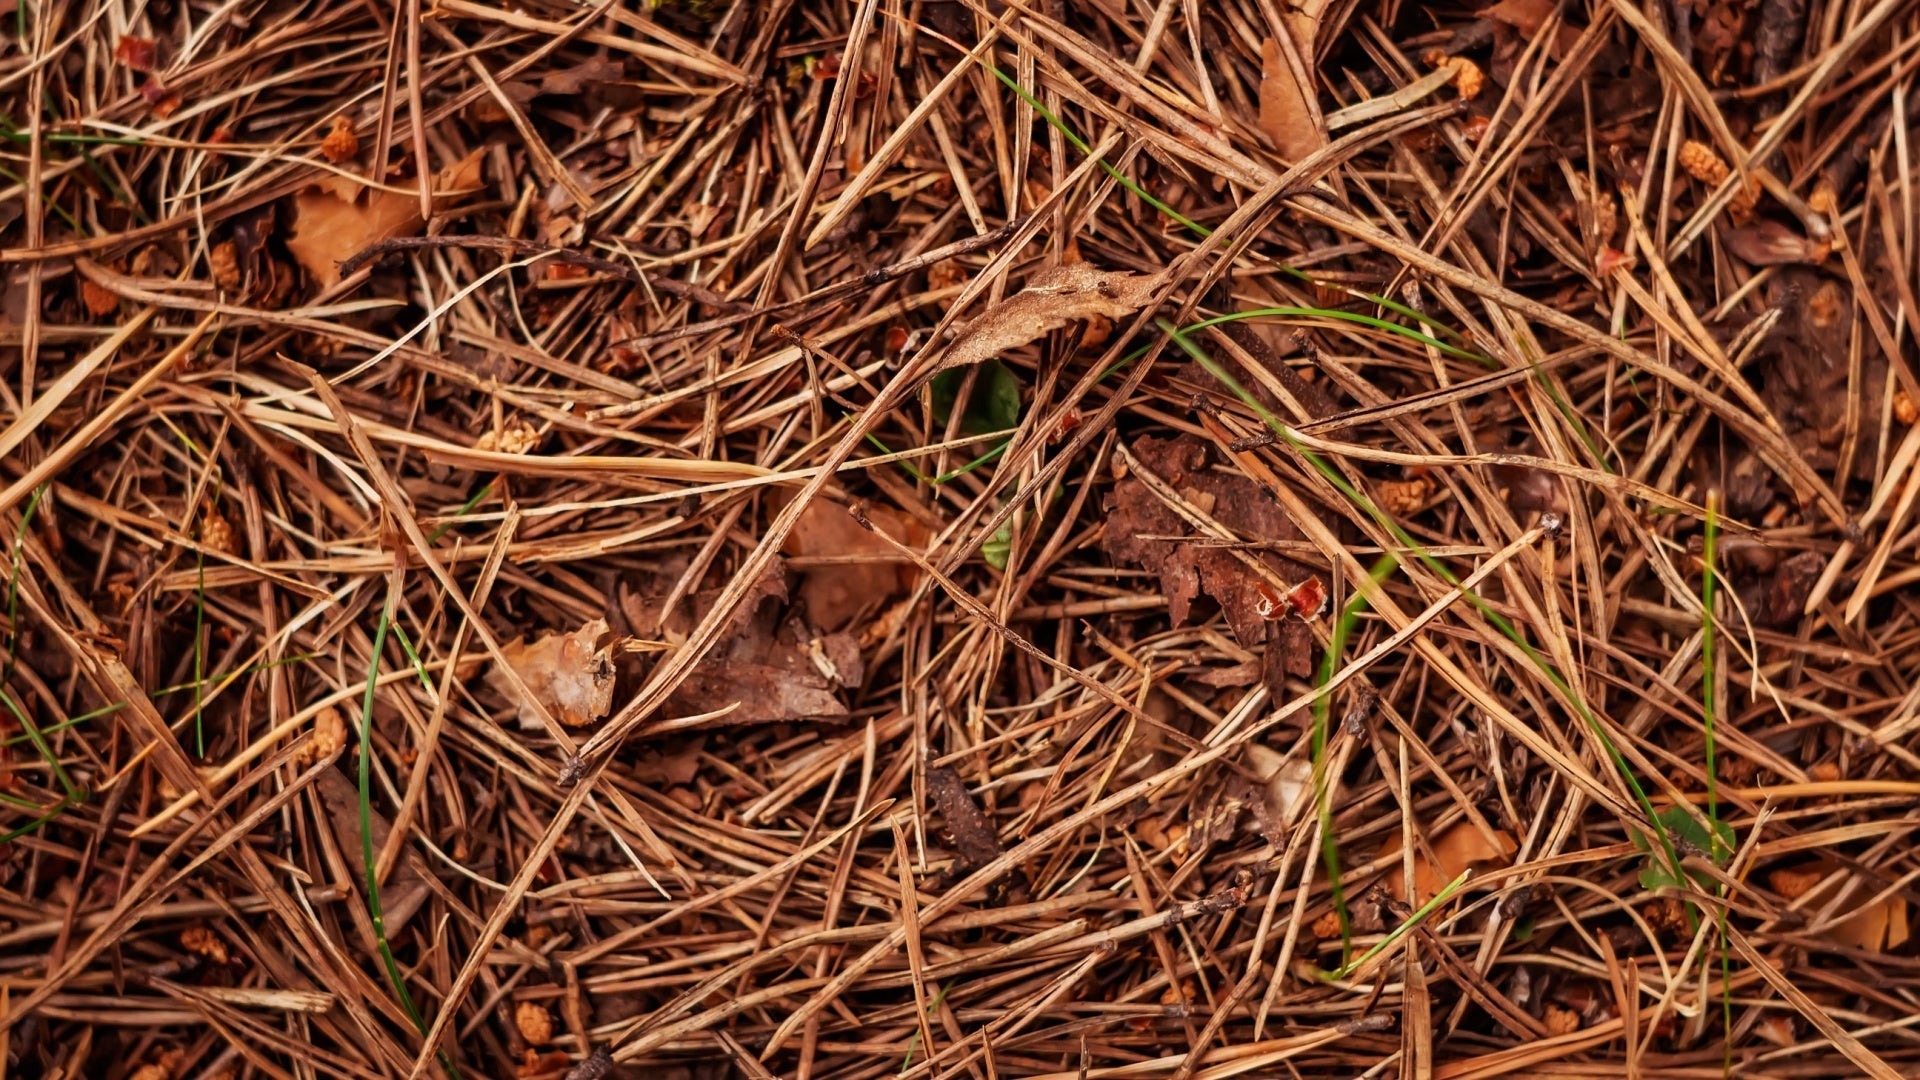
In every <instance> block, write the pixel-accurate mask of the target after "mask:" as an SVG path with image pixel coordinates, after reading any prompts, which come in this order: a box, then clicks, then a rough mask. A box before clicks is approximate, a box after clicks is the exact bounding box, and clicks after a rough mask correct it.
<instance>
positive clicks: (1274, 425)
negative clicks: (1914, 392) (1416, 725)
mask: <svg viewBox="0 0 1920 1080" xmlns="http://www.w3.org/2000/svg"><path fill="white" fill-rule="evenodd" d="M982 64H983V65H985V66H986V67H987V70H989V71H990V72H992V73H993V76H994V78H996V79H998V80H999V81H1000V82H1001V83H1002V84H1004V85H1005V86H1006V87H1007V88H1008V89H1010V90H1012V91H1013V92H1014V93H1015V94H1017V95H1019V97H1020V99H1021V100H1022V101H1024V102H1026V104H1027V105H1028V106H1029V107H1031V108H1032V109H1033V110H1034V111H1035V113H1036V114H1037V115H1039V116H1040V117H1041V118H1042V119H1044V120H1045V121H1046V123H1047V124H1048V125H1049V126H1051V127H1052V128H1053V129H1054V130H1056V131H1058V132H1060V134H1061V135H1062V136H1063V137H1064V138H1066V139H1067V141H1068V142H1070V143H1072V144H1073V146H1074V147H1075V149H1078V150H1079V151H1080V152H1081V153H1083V154H1087V155H1089V156H1092V155H1093V148H1092V147H1091V146H1089V145H1088V144H1087V142H1086V140H1084V139H1082V138H1081V137H1080V136H1079V135H1078V134H1077V133H1076V132H1074V131H1073V129H1072V128H1071V127H1069V126H1068V125H1067V124H1066V123H1065V121H1063V120H1061V119H1060V118H1059V117H1058V116H1056V115H1055V114H1054V113H1053V112H1052V111H1051V110H1049V109H1048V108H1047V107H1046V106H1045V105H1043V104H1042V103H1041V102H1040V101H1039V100H1038V99H1037V98H1035V97H1034V96H1033V95H1032V94H1030V93H1028V92H1027V90H1026V89H1025V88H1024V87H1022V86H1021V85H1020V84H1019V83H1018V82H1017V81H1015V80H1014V79H1012V78H1010V77H1009V76H1008V75H1007V74H1006V73H1005V72H1003V71H1001V70H1000V69H999V68H997V67H994V66H992V65H990V64H985V61H982ZM1096 163H1097V164H1098V165H1099V167H1100V168H1101V169H1102V170H1103V171H1104V172H1106V174H1107V175H1108V176H1110V177H1112V178H1113V180H1114V182H1115V183H1118V184H1119V185H1120V186H1122V187H1123V188H1125V189H1126V190H1127V191H1129V192H1131V193H1132V194H1133V195H1134V196H1136V197H1137V198H1139V199H1141V200H1143V201H1144V202H1146V203H1147V204H1148V205H1149V206H1152V207H1153V208H1154V209H1155V210H1157V211H1159V212H1160V213H1162V214H1164V215H1166V216H1167V217H1168V218H1170V219H1171V220H1173V221H1175V222H1178V223H1179V224H1181V225H1183V226H1185V227H1186V228H1188V229H1190V230H1192V231H1193V232H1194V233H1195V234H1196V235H1199V236H1207V235H1210V233H1211V230H1209V229H1207V228H1206V227H1205V226H1202V225H1200V224H1199V223H1198V222H1195V221H1193V220H1192V219H1191V218H1188V217H1187V216H1186V215H1184V214H1181V213H1180V212H1179V211H1177V210H1175V209H1174V208H1173V207H1171V206H1168V205H1167V204H1166V203H1164V202H1162V201H1161V200H1159V199H1157V198H1155V197H1154V196H1153V195H1152V194H1151V193H1149V192H1148V191H1146V190H1145V189H1144V188H1142V187H1141V186H1140V185H1139V184H1137V183H1135V182H1134V181H1133V180H1132V179H1131V178H1130V177H1128V176H1126V175H1125V174H1123V173H1121V172H1120V171H1119V170H1118V169H1116V168H1114V167H1113V166H1112V165H1110V164H1108V163H1107V162H1106V161H1104V160H1098V159H1096ZM1276 265H1277V264H1276ZM1280 268H1281V269H1282V270H1283V271H1285V272H1287V273H1288V274H1290V275H1292V276H1294V277H1296V278H1298V279H1299V280H1301V281H1304V282H1307V283H1309V284H1313V283H1314V279H1313V278H1312V277H1311V276H1309V275H1307V274H1305V273H1302V272H1300V271H1298V270H1295V269H1293V268H1291V267H1285V266H1281V267H1280ZM1355 295H1358V296H1362V297H1364V298H1365V299H1367V300H1368V301H1370V302H1372V303H1374V304H1375V305H1377V306H1379V307H1380V308H1382V309H1384V310H1387V311H1392V312H1394V313H1396V314H1399V315H1402V316H1405V317H1407V318H1410V319H1413V320H1415V321H1417V322H1419V323H1421V324H1422V325H1424V326H1426V327H1428V328H1430V329H1433V330H1435V331H1436V332H1438V333H1440V334H1443V335H1446V336H1448V337H1451V338H1453V339H1454V340H1462V341H1463V340H1464V339H1462V338H1461V336H1460V334H1459V333H1458V332H1457V331H1455V330H1453V329H1452V328H1451V327H1448V326H1445V325H1444V324H1441V323H1439V322H1437V321H1436V320H1434V319H1432V318H1431V317H1430V316H1427V315H1425V314H1424V313H1421V312H1418V311H1415V310H1413V309H1411V308H1409V307H1407V306H1406V305H1403V304H1399V303H1397V302H1395V301H1393V300H1391V299H1389V298H1387V297H1384V296H1376V295H1373V294H1371V293H1357V294H1355ZM1261 317H1275V318H1278V317H1316V318H1331V319H1337V320H1344V321H1348V322H1357V323H1361V324H1362V325H1366V326H1368V327H1370V328H1372V329H1377V330H1380V331H1383V332H1386V333H1392V334H1398V335H1400V336H1402V337H1406V338H1408V339H1410V340H1413V341H1415V342H1418V343H1419V344H1422V345H1427V346H1431V347H1434V348H1437V349H1440V350H1443V351H1444V352H1446V353H1447V355H1450V356H1456V357H1459V358H1462V359H1467V360H1471V361H1473V362H1476V363H1481V364H1487V363H1490V361H1489V360H1488V359H1487V358H1486V357H1484V356H1481V355H1480V354H1478V353H1473V352H1469V351H1467V350H1464V349H1461V348H1459V347H1457V346H1453V345H1449V344H1447V343H1446V342H1443V341H1441V340H1440V339H1438V338H1436V337H1434V336H1432V335H1429V334H1425V333H1422V332H1420V331H1418V330H1414V329H1412V328H1411V327H1407V326H1402V325H1401V324H1399V323H1395V322H1392V321H1391V320H1388V319H1382V318H1378V317H1375V316H1365V315H1358V314H1356V313H1354V312H1347V311H1340V310H1337V309H1332V308H1311V307H1277V308H1266V309H1256V310H1254V311H1248V312H1237V313H1231V314H1227V315H1222V316H1217V317H1215V318H1212V319H1208V320H1204V321H1202V322H1200V323H1196V324H1195V325H1194V326H1192V327H1186V328H1179V327H1175V326H1173V325H1172V324H1171V323H1169V322H1167V321H1166V320H1164V319H1162V320H1159V326H1160V329H1161V331H1162V332H1163V333H1165V334H1167V335H1168V336H1169V337H1170V338H1171V339H1172V341H1173V342H1174V343H1175V344H1176V345H1178V346H1179V347H1180V348H1181V350H1182V351H1184V352H1186V353H1187V354H1188V355H1189V356H1190V357H1192V358H1193V359H1194V360H1195V361H1196V362H1198V363H1199V364H1200V365H1201V366H1202V367H1204V368H1206V369H1207V371H1208V372H1210V373H1211V374H1212V375H1213V376H1214V377H1215V378H1216V379H1218V380H1219V381H1220V383H1221V385H1223V386H1225V387H1226V388H1227V389H1228V390H1229V391H1231V392H1232V393H1233V395H1234V396H1235V397H1237V398H1238V399H1240V401H1241V402H1242V403H1244V404H1245V405H1247V406H1248V407H1249V408H1251V409H1253V410H1254V412H1255V413H1256V415H1258V416H1259V417H1260V418H1261V420H1262V421H1263V422H1264V423H1265V424H1266V425H1267V426H1268V427H1269V428H1271V429H1272V430H1273V432H1274V433H1275V434H1276V435H1277V436H1279V437H1280V439H1281V440H1282V441H1283V442H1285V443H1286V444H1287V445H1288V446H1289V447H1290V448H1291V449H1292V450H1293V451H1294V452H1296V453H1298V454H1300V455H1301V456H1302V457H1303V458H1305V459H1306V460H1307V461H1308V462H1309V463H1310V464H1311V465H1312V466H1313V467H1314V469H1315V471H1317V472H1319V473H1320V474H1321V475H1322V476H1324V477H1325V478H1326V479H1327V481H1328V482H1329V483H1331V484H1332V485H1333V486H1334V487H1335V488H1336V489H1337V490H1338V491H1339V492H1340V493H1341V495H1343V496H1344V497H1345V498H1347V499H1348V500H1349V501H1351V502H1352V503H1353V504H1354V506H1356V507H1357V508H1359V509H1360V510H1361V511H1362V512H1363V513H1365V514H1366V515H1367V516H1369V517H1371V518H1372V519H1373V520H1374V521H1375V522H1376V523H1377V524H1379V525H1380V526H1381V527H1382V528H1383V529H1385V530H1386V531H1387V532H1388V533H1390V534H1391V535H1392V536H1393V538H1394V540H1395V541H1396V542H1397V543H1399V544H1400V545H1402V546H1403V547H1404V548H1405V549H1407V550H1408V551H1411V552H1412V553H1413V554H1414V555H1415V556H1416V557H1417V558H1419V560H1420V561H1421V563H1422V564H1423V565H1425V566H1426V567H1427V568H1428V569H1429V570H1430V571H1432V572H1433V573H1434V574H1436V575H1437V576H1438V577H1440V579H1441V580H1443V581H1445V582H1447V583H1448V584H1449V585H1452V586H1455V587H1459V585H1460V580H1459V578H1458V577H1457V576H1456V575H1455V574H1454V573H1453V571H1452V570H1451V569H1449V568H1448V567H1447V566H1446V565H1445V564H1444V563H1442V562H1441V561H1440V560H1439V559H1437V558H1435V557H1434V556H1433V554H1432V553H1431V552H1429V551H1428V550H1427V549H1426V547H1425V546H1424V545H1422V544H1420V543H1419V542H1418V541H1416V540H1415V539H1414V538H1413V537H1412V536H1411V535H1410V534H1409V533H1408V532H1407V531H1406V530H1405V529H1403V528H1401V526H1400V525H1399V523H1398V522H1396V521H1394V520H1393V519H1392V518H1391V517H1390V516H1389V515H1387V514H1386V513H1385V512H1383V511H1382V510H1381V509H1380V508H1379V507H1377V506H1375V505H1374V503H1373V501H1372V500H1371V499H1369V498H1367V497H1366V496H1365V495H1364V494H1362V493H1361V492H1360V491H1358V490H1357V489H1355V488H1354V487H1353V486H1352V485H1351V484H1349V483H1348V482H1347V480H1346V477H1345V476H1343V475H1342V474H1341V473H1340V471H1339V470H1337V469H1335V468H1333V467H1332V466H1331V465H1330V464H1328V463H1327V462H1326V461H1325V460H1324V459H1322V458H1321V457H1320V456H1319V455H1318V454H1315V453H1314V452H1312V451H1311V450H1309V449H1307V448H1306V447H1305V446H1304V445H1302V444H1301V443H1300V442H1299V440H1297V439H1295V438H1294V437H1293V435H1292V432H1290V431H1289V430H1288V429H1287V427H1286V425H1285V424H1282V423H1281V422H1280V421H1279V420H1278V419H1277V418H1276V417H1274V416H1273V415H1272V414H1271V413H1269V412H1268V411H1267V410H1266V409H1265V408H1264V407H1262V406H1261V405H1260V403H1259V401H1258V400H1257V399H1255V398H1254V397H1253V395H1252V394H1250V393H1248V392H1247V390H1246V388H1245V387H1243V386H1242V385H1241V384H1240V382H1239V381H1238V380H1237V379H1235V378H1234V377H1233V376H1232V374H1231V373H1229V372H1228V371H1227V370H1226V369H1225V368H1224V367H1222V366H1221V365H1220V364H1219V362H1218V361H1216V360H1214V359H1213V357H1212V356H1211V355H1210V354H1208V353H1207V352H1206V351H1205V350H1204V349H1202V348H1200V346H1199V345H1198V343H1196V342H1195V341H1193V340H1192V338H1190V337H1189V336H1188V335H1189V334H1191V333H1192V332H1194V331H1195V330H1199V329H1203V328H1205V327H1208V326H1214V325H1219V324H1221V323H1225V322H1230V321H1234V320H1237V319H1249V318H1261ZM1135 355H1136V356H1137V355H1140V354H1138V353H1136V354H1135ZM1132 358H1133V357H1128V359H1129V360H1130V359H1132ZM1125 362H1126V361H1124V360H1123V361H1122V362H1121V363H1123V364H1124V363H1125ZM1117 366H1119V365H1116V367H1117ZM1536 367H1537V365H1536ZM1554 398H1555V400H1556V402H1558V403H1559V405H1560V407H1561V409H1562V411H1563V412H1564V413H1566V414H1568V415H1569V417H1571V409H1570V408H1569V407H1568V406H1567V405H1566V403H1565V402H1564V401H1561V400H1560V397H1559V395H1558V394H1557V393H1556V394H1555V395H1554ZM1573 419H1574V420H1575V423H1576V426H1577V427H1578V430H1579V431H1580V432H1581V434H1582V437H1583V438H1584V439H1586V441H1587V444H1588V447H1589V449H1591V450H1592V451H1593V452H1594V454H1595V457H1596V459H1597V460H1599V461H1601V462H1602V463H1603V464H1604V463H1605V457H1604V455H1602V454H1600V453H1599V450H1598V448H1597V447H1596V446H1595V445H1594V443H1593V441H1592V439H1591V437H1590V436H1588V435H1587V433H1586V429H1585V426H1584V425H1579V424H1578V421H1577V418H1573ZM1462 595H1463V596H1464V597H1465V598H1466V599H1467V601H1468V602H1469V603H1471V604H1472V605H1473V606H1474V608H1475V609H1476V610H1477V611H1478V612H1479V613H1480V614H1481V616H1482V617H1483V618H1485V619H1486V620H1487V621H1488V622H1489V623H1490V624H1492V625H1493V626H1494V627H1495V628H1496V629H1497V630H1498V631H1499V632H1500V633H1501V635H1502V636H1504V637H1506V638H1507V639H1508V640H1510V641H1512V642H1513V643H1514V644H1515V645H1516V646H1518V647H1519V648H1520V650H1521V651H1522V653H1523V654H1524V655H1525V656H1526V657H1527V659H1528V661H1529V662H1530V663H1531V664H1533V665H1534V667H1535V668H1537V669H1538V670H1539V671H1540V673H1541V674H1542V675H1543V676H1544V677H1545V678H1546V679H1547V680H1548V681H1549V682H1550V683H1552V685H1553V686H1554V687H1555V689H1557V690H1558V691H1559V692H1560V695H1561V697H1562V698H1563V699H1564V700H1565V701H1567V702H1569V703H1570V704H1571V705H1572V707H1573V709H1574V711H1575V712H1576V713H1577V714H1578V715H1579V717H1580V719H1581V721H1582V723H1583V724H1585V726H1586V728H1587V730H1588V731H1589V732H1590V733H1591V734H1592V735H1593V737H1594V738H1595V739H1597V740H1598V741H1599V743H1600V745H1601V746H1602V747H1603V748H1604V750H1605V752H1606V754H1607V757H1608V758H1609V759H1610V760H1611V762H1612V764H1613V766H1614V767H1615V768H1616V769H1617V770H1619V772H1620V775H1621V776H1622V778H1623V779H1624V780H1625V781H1626V784H1627V787H1628V789H1629V790H1630V791H1631V792H1632V794H1633V797H1634V801H1635V802H1636V804H1638V806H1639V808H1640V810H1641V812H1642V813H1643V814H1644V815H1645V816H1646V818H1647V820H1648V821H1649V822H1650V823H1651V824H1652V826H1653V830H1654V833H1655V836H1656V838H1657V840H1658V846H1659V856H1660V861H1661V862H1663V863H1664V864H1665V865H1666V867H1668V868H1669V869H1671V870H1672V872H1673V873H1674V874H1675V875H1680V874H1681V873H1682V871H1681V867H1680V854H1679V849H1678V847H1677V846H1676V845H1675V843H1674V838H1673V835H1672V832H1671V830H1670V829H1669V827H1668V825H1667V823H1666V822H1665V821H1663V820H1662V818H1661V816H1660V814H1659V813H1657V812H1656V811H1655V809H1654V806H1653V801H1652V799H1651V798H1650V797H1649V796H1648V795H1647V792H1646V789H1645V787H1644V786H1643V785H1642V784H1641V783H1640V779H1639V777H1638V776H1637V775H1635V773H1634V771H1633V769H1632V767H1631V766H1630V765H1629V764H1628V763H1627V760H1626V758H1625V756H1624V755H1623V754H1621V752H1620V748H1619V747H1618V746H1617V745H1615V743H1614V741H1613V738H1612V736H1610V735H1609V734H1608V733H1607V731H1606V729H1605V728H1603V727H1602V726H1601V725H1600V721H1599V719H1598V718H1597V717H1595V716H1594V715H1593V713H1592V711H1591V710H1590V709H1588V708H1587V705H1586V701H1585V699H1584V698H1583V697H1582V696H1580V695H1579V694H1577V693H1575V692H1574V690H1573V687H1572V685H1571V684H1570V683H1569V682H1568V681H1567V679H1566V678H1565V677H1564V676H1563V675H1562V674H1561V673H1560V671H1559V670H1558V669H1557V668H1556V667H1554V665H1553V664H1552V663H1551V662H1549V661H1548V660H1547V658H1546V657H1545V656H1543V655H1542V654H1541V653H1540V652H1539V651H1538V650H1537V649H1535V648H1534V647H1533V645H1532V644H1531V643H1529V642H1528V641H1527V640H1526V638H1525V637H1524V636H1523V635H1522V634H1521V633H1520V632H1519V630H1517V629H1516V628H1515V627H1514V626H1513V624H1512V623H1510V622H1509V621H1508V620H1507V619H1506V618H1505V617H1504V616H1502V615H1501V614H1500V613H1499V612H1497V611H1494V610H1493V609H1492V608H1491V607H1489V606H1488V605H1487V604H1486V603H1485V602H1484V601H1482V600H1481V599H1480V597H1479V596H1478V595H1477V594H1476V593H1474V592H1473V591H1472V590H1471V589H1462ZM1343 621H1344V618H1343ZM1320 708H1321V709H1322V711H1323V714H1324V709H1325V702H1324V701H1323V702H1322V703H1321V705H1320ZM1320 738H1321V740H1322V743H1321V745H1319V746H1316V749H1315V755H1316V760H1315V762H1314V768H1315V770H1316V773H1317V772H1318V771H1320V770H1321V769H1323V768H1324V764H1323V762H1322V761H1321V760H1320V758H1321V757H1322V756H1323V755H1322V754H1321V753H1320V751H1321V750H1322V749H1323V748H1324V733H1322V735H1321V736H1320ZM1322 802H1324V800H1322ZM1321 812H1322V813H1323V814H1324V813H1326V812H1327V810H1326V808H1325V807H1324V806H1322V807H1321ZM1689 820H1691V817H1690V816H1689ZM1323 834H1324V837H1325V843H1326V845H1327V848H1326V849H1325V851H1324V852H1323V854H1324V855H1325V857H1326V858H1327V859H1328V863H1329V868H1330V870H1334V869H1335V868H1337V866H1338V852H1337V850H1336V842H1335V841H1334V839H1333V837H1332V835H1331V831H1330V830H1326V829H1323ZM1332 884H1333V887H1334V888H1335V889H1336V890H1338V889H1339V884H1338V874H1337V871H1336V872H1335V875H1334V881H1333V883H1332ZM1336 906H1337V907H1338V908H1339V910H1340V919H1341V926H1342V936H1343V939H1344V938H1345V937H1346V935H1347V932H1348V931H1347V914H1346V910H1345V904H1344V903H1341V904H1338V905H1336ZM1687 912H1688V922H1689V924H1690V925H1691V924H1693V920H1694V917H1695V915H1694V906H1693V905H1692V904H1691V903H1689V904H1688V906H1687Z"/></svg>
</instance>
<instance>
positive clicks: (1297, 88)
mask: <svg viewBox="0 0 1920 1080" xmlns="http://www.w3.org/2000/svg"><path fill="white" fill-rule="evenodd" d="M1282 49H1283V46H1282V45H1281V43H1280V40H1279V39H1278V38H1268V39H1267V41H1266V44H1264V45H1262V46H1261V47H1260V130H1262V131H1264V132H1266V133H1267V137H1268V138H1270V139H1272V140H1273V143H1274V145H1275V146H1276V147H1278V148H1279V150H1280V156H1281V157H1283V158H1286V159H1287V160H1288V161H1299V160H1300V159H1302V158H1304V157H1306V156H1307V155H1309V154H1311V153H1313V152H1314V151H1315V150H1318V149H1320V148H1321V147H1323V146H1325V145H1327V132H1326V128H1325V127H1324V125H1323V123H1322V121H1321V120H1320V118H1319V116H1317V115H1316V113H1315V110H1314V108H1313V104H1312V94H1311V91H1310V89H1309V88H1308V87H1305V86H1302V85H1301V83H1300V77H1299V74H1298V73H1297V72H1296V70H1295V68H1294V65H1293V64H1291V63H1288V61H1287V57H1286V55H1285V54H1284V53H1283V52H1282ZM1303 66H1304V65H1303Z"/></svg>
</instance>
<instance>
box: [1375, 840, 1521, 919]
mask: <svg viewBox="0 0 1920 1080" xmlns="http://www.w3.org/2000/svg"><path fill="white" fill-rule="evenodd" d="M1431 846H1432V848H1433V858H1432V859H1429V858H1427V854H1426V852H1425V851H1424V850H1421V849H1418V848H1416V849H1415V850H1414V853H1413V885H1414V902H1415V903H1417V904H1424V903H1426V902H1427V901H1429V900H1431V899H1433V898H1434V897H1436V896H1438V895H1440V890H1441V889H1444V888H1446V887H1447V886H1448V885H1450V884H1452V882H1453V879H1454V878H1457V877H1459V876H1460V875H1461V874H1464V873H1466V872H1467V871H1468V870H1476V871H1477V870H1482V869H1485V868H1486V867H1489V866H1505V865H1507V861H1508V860H1509V859H1511V858H1512V857H1513V853H1514V852H1515V851H1517V850H1519V845H1517V844H1515V843H1514V842H1513V837H1511V836H1509V835H1507V833H1506V831H1505V830H1503V829H1495V830H1494V832H1493V839H1492V840H1488V839H1487V836H1486V834H1485V833H1483V832H1481V831H1480V830H1479V829H1477V828H1475V827H1474V825H1473V823H1472V822H1469V821H1462V822H1460V823H1458V824H1456V825H1454V826H1453V827H1452V828H1449V829H1448V830H1447V831H1446V832H1443V833H1441V834H1440V835H1439V836H1436V837H1433V838H1432V843H1431ZM1400 848H1401V840H1400V830H1398V829H1395V830H1394V831H1393V832H1392V833H1391V834H1390V835H1388V837H1387V842H1386V843H1384V844H1382V845H1380V857H1381V858H1386V857H1388V856H1391V855H1394V854H1396V853H1398V852H1399V851H1400ZM1386 888H1387V894H1388V895H1390V896H1394V897H1404V896H1406V895H1407V877H1406V872H1405V868H1404V867H1403V866H1402V865H1401V863H1400V862H1399V860H1395V862H1394V866H1393V869H1391V870H1389V871H1387V877H1386Z"/></svg>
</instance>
